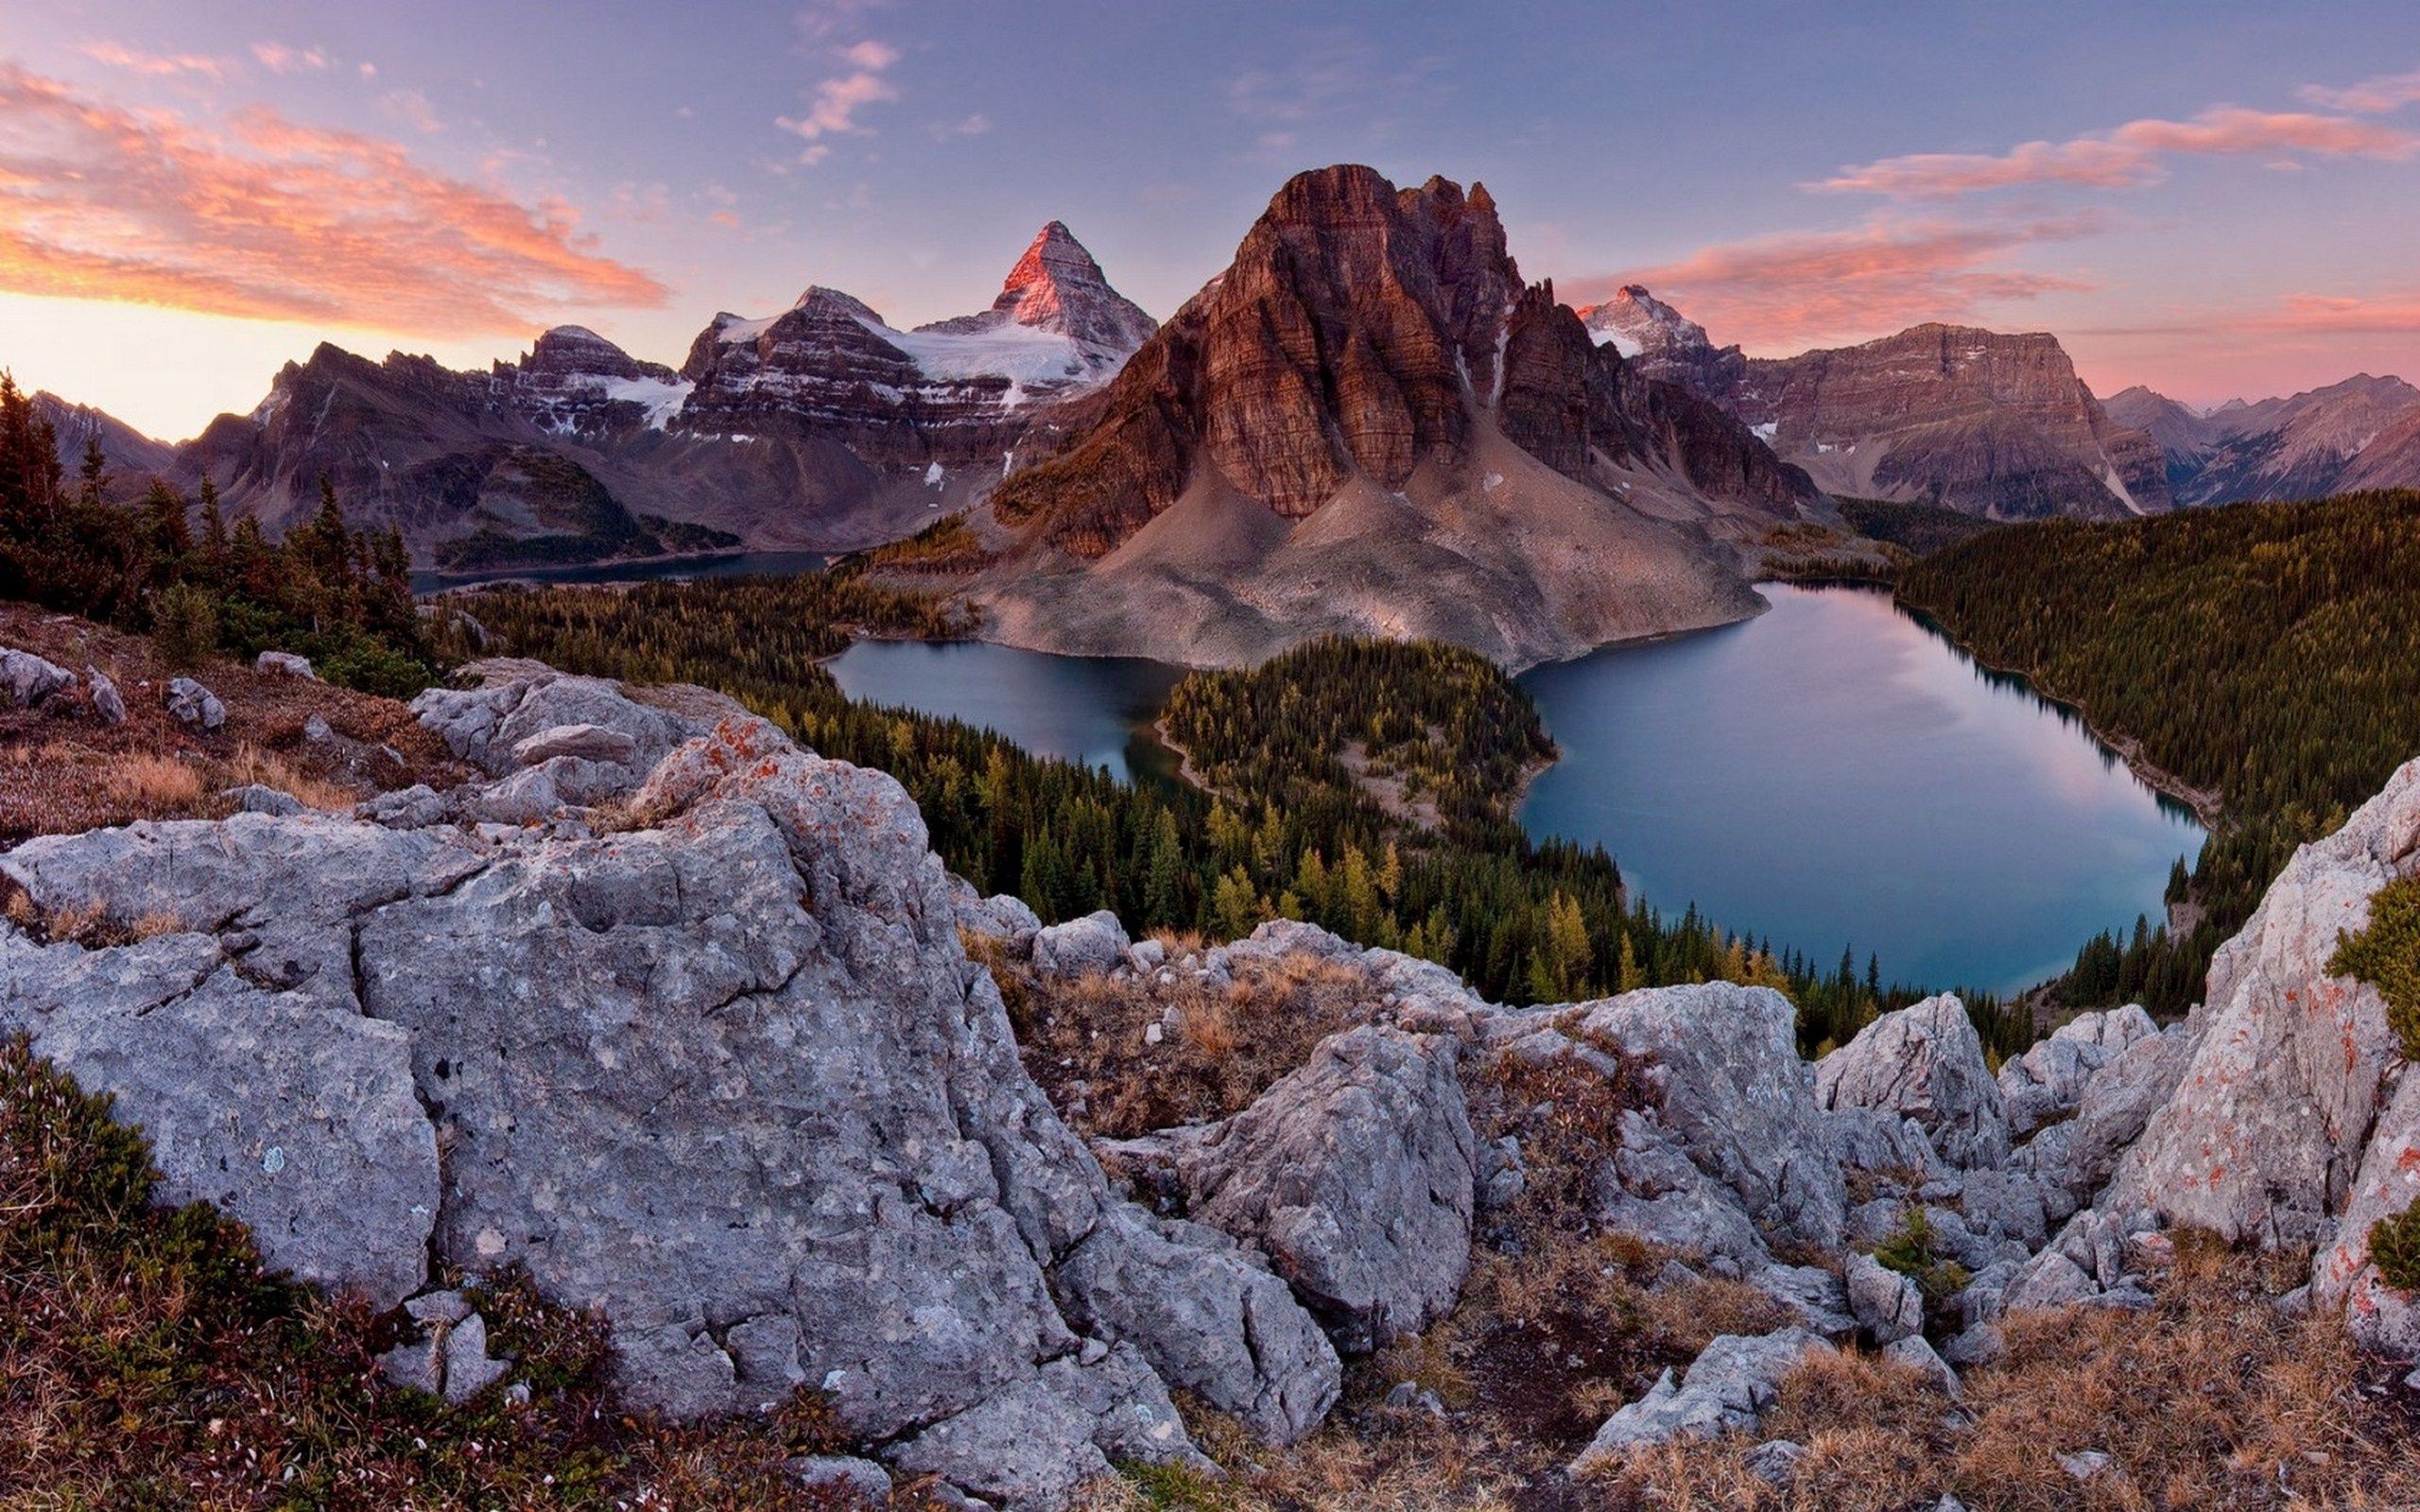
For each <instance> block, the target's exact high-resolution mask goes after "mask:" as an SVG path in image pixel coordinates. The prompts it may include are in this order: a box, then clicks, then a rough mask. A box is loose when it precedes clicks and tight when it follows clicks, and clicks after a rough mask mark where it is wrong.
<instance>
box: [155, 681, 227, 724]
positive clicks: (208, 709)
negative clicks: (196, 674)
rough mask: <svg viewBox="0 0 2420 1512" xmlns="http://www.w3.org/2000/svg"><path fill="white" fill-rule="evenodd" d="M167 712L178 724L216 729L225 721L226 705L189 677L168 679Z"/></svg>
mask: <svg viewBox="0 0 2420 1512" xmlns="http://www.w3.org/2000/svg"><path fill="white" fill-rule="evenodd" d="M168 713H171V714H173V715H175V716H176V719H177V722H178V723H179V724H183V725H190V726H192V727H193V728H195V729H197V730H216V729H217V728H218V727H219V726H221V725H223V724H225V723H226V722H227V706H226V705H225V704H223V703H220V702H219V701H218V695H216V694H215V693H213V692H211V691H210V690H209V689H208V688H205V687H203V686H202V685H201V684H200V683H199V682H196V681H195V680H194V679H191V678H171V679H169V680H168Z"/></svg>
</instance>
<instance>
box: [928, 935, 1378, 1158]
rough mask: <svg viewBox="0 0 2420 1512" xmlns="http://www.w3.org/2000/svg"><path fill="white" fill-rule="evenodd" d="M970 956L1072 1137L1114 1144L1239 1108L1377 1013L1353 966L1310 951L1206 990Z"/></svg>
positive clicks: (1183, 982)
mask: <svg viewBox="0 0 2420 1512" xmlns="http://www.w3.org/2000/svg"><path fill="white" fill-rule="evenodd" d="M1184 944H1185V942H1184V941H1183V940H1178V941H1175V942H1173V943H1172V944H1171V958H1174V957H1175V955H1176V954H1180V952H1179V950H1178V948H1177V947H1178V946H1184ZM1185 948H1194V947H1192V946H1185ZM969 953H970V954H973V955H974V956H975V957H976V958H977V960H980V961H982V962H984V963H985V964H986V965H988V966H990V967H991V968H992V972H993V976H994V979H995V980H996V981H997V982H998V983H999V984H1000V995H1001V999H1002V1001H1003V1002H1004V1003H1005V1004H1006V1005H1008V1009H1009V1019H1010V1022H1011V1023H1012V1024H1013V1025H1014V1026H1015V1028H1016V1032H1017V1044H1018V1047H1019V1048H1020V1050H1021V1051H1022V1052H1023V1053H1024V1057H1025V1063H1026V1069H1027V1070H1028V1071H1029V1072H1030V1073H1031V1074H1032V1075H1033V1078H1034V1079H1035V1080H1036V1081H1038V1082H1040V1083H1041V1084H1042V1085H1043V1086H1044V1087H1045V1088H1046V1090H1047V1091H1049V1092H1050V1094H1051V1100H1052V1102H1053V1103H1054V1104H1056V1105H1057V1106H1058V1108H1059V1109H1060V1111H1061V1112H1062V1113H1063V1115H1065V1116H1066V1118H1067V1121H1068V1122H1069V1123H1070V1124H1072V1125H1075V1126H1076V1128H1077V1129H1078V1130H1079V1131H1080V1132H1081V1133H1084V1134H1088V1135H1100V1136H1104V1137H1108V1138H1113V1139H1123V1138H1127V1137H1130V1136H1132V1135H1136V1134H1141V1133H1145V1132H1147V1131H1149V1130H1151V1129H1155V1128H1167V1127H1168V1126H1170V1125H1176V1124H1184V1123H1191V1122H1197V1121H1200V1120H1204V1119H1216V1118H1223V1117H1225V1116H1226V1115H1227V1114H1229V1113H1233V1112H1236V1110H1238V1109H1240V1108H1243V1107H1244V1106H1245V1105H1247V1104H1249V1103H1250V1102H1251V1101H1252V1100H1253V1098H1255V1097H1257V1096H1259V1095H1260V1094H1261V1093H1262V1092H1263V1091H1267V1090H1268V1089H1269V1087H1270V1085H1271V1083H1272V1082H1274V1081H1276V1080H1277V1079H1278V1078H1279V1077H1281V1076H1283V1075H1285V1074H1287V1073H1288V1072H1289V1071H1292V1070H1294V1069H1295V1068H1296V1067H1298V1066H1300V1065H1302V1064H1303V1062H1304V1061H1305V1060H1307V1059H1309V1058H1310V1053H1311V1050H1312V1048H1313V1047H1314V1046H1316V1045H1317V1044H1318V1043H1319V1042H1320V1041H1321V1040H1324V1039H1326V1038H1327V1037H1328V1036H1329V1035H1332V1034H1335V1033H1337V1032H1339V1031H1340V1030H1343V1029H1349V1028H1351V1027H1353V1026H1354V1025H1356V1024H1359V1023H1365V1022H1369V1021H1370V1019H1371V1018H1372V1017H1374V1015H1375V1013H1376V1011H1377V1004H1376V998H1375V994H1374V993H1373V992H1372V991H1371V990H1370V987H1369V983H1368V982H1367V981H1366V979H1364V978H1363V976H1362V975H1361V973H1360V972H1359V971H1356V970H1354V969H1353V968H1351V967H1348V966H1341V965H1339V964H1336V963H1334V962H1329V961H1322V960H1320V959H1318V958H1317V957H1314V956H1309V955H1299V954H1297V955H1288V956H1283V957H1280V958H1279V959H1277V960H1274V961H1241V962H1237V963H1236V965H1235V981H1234V982H1233V983H1232V984H1231V985H1230V986H1227V987H1224V988H1214V987H1207V986H1202V985H1200V984H1197V983H1194V982H1192V981H1190V980H1187V979H1183V973H1180V980H1178V981H1177V982H1175V983H1172V984H1169V985H1167V986H1163V985H1161V984H1160V983H1158V982H1155V981H1152V980H1150V979H1148V978H1139V977H1134V976H1124V977H1107V976H1090V977H1083V978H1080V979H1076V980H1072V981H1070V980H1065V979H1061V978H1055V977H1042V976H1038V975H1036V974H1035V973H1034V972H1033V971H1031V970H1030V969H1029V967H1027V966H1026V965H1025V964H1024V963H1023V962H1021V961H1017V960H1013V959H1011V958H1010V957H1009V956H1008V954H1006V953H1005V952H1004V951H1003V950H1002V949H1001V948H1000V947H999V946H997V945H996V944H995V943H994V942H991V941H987V940H981V939H974V940H972V941H971V942H970V944H969ZM1154 1024H1158V1025H1160V1026H1161V1038H1160V1041H1159V1043H1157V1044H1153V1043H1151V1042H1150V1040H1149V1033H1150V1028H1151V1026H1152V1025H1154Z"/></svg>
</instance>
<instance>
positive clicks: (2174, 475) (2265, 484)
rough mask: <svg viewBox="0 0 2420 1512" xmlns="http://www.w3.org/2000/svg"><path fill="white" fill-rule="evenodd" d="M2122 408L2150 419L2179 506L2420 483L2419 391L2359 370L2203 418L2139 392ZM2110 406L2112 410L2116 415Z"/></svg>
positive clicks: (2147, 391)
mask: <svg viewBox="0 0 2420 1512" xmlns="http://www.w3.org/2000/svg"><path fill="white" fill-rule="evenodd" d="M2120 397H2121V398H2123V399H2124V400H2125V402H2126V404H2125V412H2126V413H2128V414H2131V415H2137V416H2141V417H2143V418H2144V419H2145V420H2147V421H2156V428H2155V429H2154V430H2153V431H2152V434H2153V435H2154V436H2155V437H2156V438H2157V439H2158V441H2159V443H2160V447H2161V451H2162V453H2163V456H2164V459H2165V462H2166V465H2167V469H2168V473H2169V481H2170V483H2171V485H2172V487H2173V490H2174V492H2175V495H2176V499H2177V502H2178V503H2180V504H2237V503H2241V502H2243V501H2245V500H2251V499H2315V498H2323V497H2325V496H2326V495H2328V494H2331V493H2343V492H2349V491H2351V490H2357V489H2393V488H2411V487H2413V486H2415V485H2420V388H2414V387H2412V386H2411V385H2410V384H2407V383H2405V382H2404V381H2403V380H2402V379H2400V378H2374V377H2372V376H2370V375H2369V374H2367V373H2363V374H2360V375H2359V376H2358V377H2354V378H2348V379H2346V380H2344V381H2343V382H2342V383H2340V384H2331V385H2329V386H2328V387H2325V388H2313V389H2309V390H2308V391H2306V392H2303V393H2299V394H2295V395H2293V396H2292V397H2290V398H2287V399H2264V400H2262V401H2260V402H2259V403H2258V404H2229V405H2227V406H2225V407H2224V408H2221V409H2217V410H2213V411H2211V412H2209V413H2208V414H2203V413H2201V412H2199V411H2196V410H2192V409H2189V408H2187V407H2186V406H2185V405H2183V404H2177V403H2176V402H2175V401H2174V400H2171V399H2169V398H2167V397H2165V396H2163V395H2160V394H2156V393H2153V392H2152V390H2150V389H2148V388H2132V389H2128V390H2127V391H2126V393H2125V394H2124V395H2122V396H2120ZM2111 409H2112V411H2113V413H2114V412H2116V411H2117V410H2118V402H2117V401H2115V400H2113V401H2112V402H2111Z"/></svg>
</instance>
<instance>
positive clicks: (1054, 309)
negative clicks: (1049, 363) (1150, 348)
mask: <svg viewBox="0 0 2420 1512" xmlns="http://www.w3.org/2000/svg"><path fill="white" fill-rule="evenodd" d="M1008 325H1018V326H1026V327H1029V328H1031V329H1033V330H1037V331H1048V332H1052V333H1054V334H1056V335H1063V336H1065V337H1067V338H1068V339H1070V340H1072V341H1074V342H1075V343H1076V345H1077V347H1078V348H1079V349H1080V351H1081V352H1082V353H1083V355H1084V357H1085V359H1086V363H1087V366H1090V367H1093V368H1095V369H1100V368H1106V369H1109V370H1111V371H1115V369H1117V368H1118V367H1120V366H1122V365H1123V364H1124V363H1125V361H1126V359H1127V358H1128V357H1130V356H1132V355H1133V353H1134V352H1135V349H1137V348H1139V347H1140V346H1142V344H1143V343H1144V342H1146V341H1148V340H1150V338H1151V333H1152V332H1153V331H1154V330H1156V329H1158V327H1157V325H1156V324H1155V323H1154V322H1153V320H1152V319H1151V318H1150V316H1148V315H1146V314H1144V313H1143V310H1142V308H1141V306H1139V305H1137V304H1135V302H1134V301H1132V300H1130V299H1128V298H1127V297H1126V296H1124V295H1123V294H1120V293H1118V292H1117V290H1115V288H1112V287H1111V286H1110V283H1109V279H1108V277H1107V275H1105V274H1104V273H1102V272H1101V268H1100V264H1099V263H1098V262H1096V261H1094V259H1093V254H1092V253H1091V252H1089V251H1086V250H1085V249H1084V244H1083V243H1081V242H1080V241H1078V240H1076V236H1075V232H1071V231H1069V230H1068V229H1067V227H1066V224H1065V223H1064V222H1063V221H1056V220H1054V221H1051V222H1050V223H1049V224H1048V225H1046V226H1044V227H1043V228H1042V230H1041V231H1040V232H1036V233H1035V235H1034V238H1033V240H1032V242H1031V243H1030V244H1029V245H1028V246H1027V248H1026V249H1025V255H1024V256H1022V257H1020V258H1018V259H1017V261H1016V266H1014V267H1011V269H1009V276H1008V278H1007V279H1005V280H1004V281H1002V283H1001V284H1000V293H999V296H998V298H996V299H994V301H992V307H991V308H990V309H988V310H985V311H983V312H982V313H980V314H978V315H964V316H959V317H958V318H955V319H949V320H936V321H934V322H933V323H932V324H930V325H924V326H918V327H917V328H916V329H917V330H918V331H919V332H920V333H923V332H932V333H946V334H951V335H975V334H977V333H979V332H985V331H996V330H998V329H999V328H1001V327H1003V326H1008Z"/></svg>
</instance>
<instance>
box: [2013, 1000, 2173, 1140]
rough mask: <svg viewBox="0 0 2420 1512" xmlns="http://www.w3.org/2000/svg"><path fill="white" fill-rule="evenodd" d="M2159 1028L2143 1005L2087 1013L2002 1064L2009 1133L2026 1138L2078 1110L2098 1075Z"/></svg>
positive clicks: (2062, 1025) (2130, 1005)
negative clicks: (2084, 1095) (2094, 1077)
mask: <svg viewBox="0 0 2420 1512" xmlns="http://www.w3.org/2000/svg"><path fill="white" fill-rule="evenodd" d="M2158 1032H2159V1026H2158V1025H2157V1024H2155V1023H2153V1022H2152V1016H2151V1015H2150V1014H2148V1013H2146V1012H2144V1011H2143V1009H2142V1007H2141V1005H2138V1004H2128V1005H2126V1006H2124V1007H2122V1008H2112V1009H2110V1010H2109V1011H2107V1012H2105V1013H2082V1014H2078V1015H2077V1016H2076V1017H2075V1018H2074V1019H2072V1020H2070V1021H2068V1022H2066V1023H2063V1024H2061V1025H2060V1026H2059V1027H2058V1028H2057V1029H2055V1030H2053V1031H2052V1032H2051V1033H2050V1034H2049V1035H2048V1037H2047V1038H2045V1039H2043V1040H2040V1041H2038V1042H2036V1043H2035V1044H2034V1045H2032V1046H2031V1048H2029V1049H2028V1050H2027V1051H2026V1052H2025V1054H2023V1055H2021V1056H2017V1057H2014V1058H2012V1059H2010V1060H2009V1061H2008V1062H2006V1063H2005V1064H2003V1065H2002V1066H2001V1067H2000V1075H1999V1085H2000V1092H2001V1095H2002V1096H2004V1097H2005V1098H2006V1099H2007V1100H2008V1118H2009V1132H2010V1134H2011V1135H2012V1136H2014V1137H2015V1138H2018V1139H2023V1138H2024V1137H2025V1136H2026V1135H2028V1134H2031V1133H2032V1132H2033V1131H2034V1130H2035V1129H2037V1128H2040V1127H2041V1126H2042V1125H2045V1124H2048V1123H2050V1122H2052V1121H2053V1120H2055V1119H2058V1118H2062V1117H2064V1116H2066V1114H2068V1113H2072V1112H2074V1111H2075V1109H2076V1108H2077V1106H2078V1105H2079V1104H2080V1103H2082V1102H2083V1094H2084V1088H2085V1086H2086V1085H2087V1084H2088V1083H2089V1082H2090V1081H2091V1080H2092V1078H2093V1075H2094V1074H2096V1073H2097V1072H2099V1071H2100V1069H2101V1068H2102V1067H2103V1066H2106V1065H2108V1064H2109V1063H2110V1062H2111V1061H2114V1060H2116V1059H2117V1058H2118V1057H2119V1056H2122V1055H2124V1054H2125V1053H2126V1049H2127V1047H2128V1046H2130V1045H2132V1044H2134V1043H2135V1041H2136V1040H2143V1039H2147V1038H2149V1037H2150V1036H2152V1035H2154V1034H2157V1033H2158Z"/></svg>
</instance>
